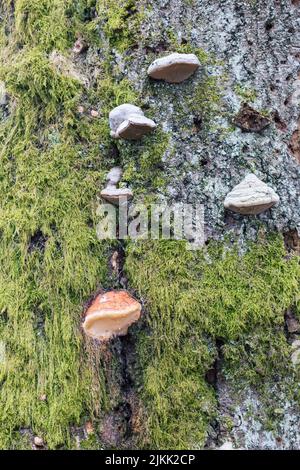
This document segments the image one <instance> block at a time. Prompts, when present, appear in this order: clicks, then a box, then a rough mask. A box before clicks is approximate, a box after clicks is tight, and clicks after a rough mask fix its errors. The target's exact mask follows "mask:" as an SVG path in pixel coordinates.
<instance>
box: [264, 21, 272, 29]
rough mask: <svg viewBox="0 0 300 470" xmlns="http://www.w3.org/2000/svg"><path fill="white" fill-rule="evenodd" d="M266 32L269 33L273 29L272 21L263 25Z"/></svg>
mask: <svg viewBox="0 0 300 470" xmlns="http://www.w3.org/2000/svg"><path fill="white" fill-rule="evenodd" d="M265 28H266V31H271V30H272V29H273V28H274V22H273V20H267V21H266V23H265Z"/></svg>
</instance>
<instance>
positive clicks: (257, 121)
mask: <svg viewBox="0 0 300 470" xmlns="http://www.w3.org/2000/svg"><path fill="white" fill-rule="evenodd" d="M233 124H235V125H236V126H238V127H239V128H240V129H242V131H243V132H261V131H263V130H264V129H265V128H266V127H268V126H269V125H270V124H271V119H270V118H269V117H268V116H264V115H263V114H261V113H259V112H258V111H256V109H253V108H251V106H249V105H248V104H247V103H244V104H243V105H242V107H241V109H240V111H239V112H238V114H237V115H236V116H235V117H234V119H233Z"/></svg>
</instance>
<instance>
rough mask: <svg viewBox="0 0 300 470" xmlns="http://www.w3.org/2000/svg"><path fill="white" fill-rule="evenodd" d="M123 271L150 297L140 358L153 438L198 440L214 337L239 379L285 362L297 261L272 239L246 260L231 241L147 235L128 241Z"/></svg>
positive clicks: (206, 408) (155, 441)
mask: <svg viewBox="0 0 300 470" xmlns="http://www.w3.org/2000/svg"><path fill="white" fill-rule="evenodd" d="M126 270H127V273H128V275H129V278H130V283H131V285H132V286H133V287H134V288H135V289H136V290H137V292H138V295H139V296H140V297H141V298H143V299H147V303H146V306H145V312H146V313H145V322H146V325H147V327H146V330H145V333H144V335H143V336H141V338H140V341H139V358H140V361H141V370H142V371H143V374H144V375H143V385H142V388H143V391H142V397H143V400H144V403H146V406H147V411H148V426H149V436H148V437H149V442H150V445H151V446H155V447H156V448H191V447H193V446H194V445H195V441H194V439H195V437H196V442H198V444H199V445H201V444H202V445H203V443H204V441H205V436H206V430H207V424H208V422H209V420H210V419H211V418H212V417H213V416H214V411H215V410H214V405H215V402H214V394H213V390H212V389H211V388H210V387H209V386H208V385H207V384H206V382H205V373H206V372H207V371H208V370H209V369H210V368H211V367H212V364H213V362H214V359H215V357H216V351H215V347H214V346H213V344H215V341H216V339H219V340H220V339H221V340H222V341H223V342H224V347H223V350H224V355H225V360H226V362H227V365H228V367H229V369H230V371H231V374H232V375H234V373H235V372H236V377H235V378H236V379H237V377H238V381H239V383H240V385H241V386H243V385H242V384H244V383H245V382H247V383H251V384H255V385H257V384H259V383H260V382H261V381H262V380H267V379H271V378H272V377H273V376H274V374H278V373H279V372H280V371H283V369H284V368H286V367H289V366H288V364H289V354H288V353H290V347H289V346H288V344H287V342H286V340H285V338H284V315H283V312H284V311H285V309H286V308H288V307H289V306H290V305H293V304H294V303H295V302H297V301H298V302H299V273H300V268H299V260H298V259H297V258H296V257H294V258H291V259H290V260H287V259H286V258H285V250H284V246H283V242H282V240H281V238H280V237H279V236H277V237H273V238H271V239H269V240H265V241H261V242H260V243H257V244H253V245H251V246H249V249H248V252H247V253H246V254H245V255H244V256H243V257H241V256H239V254H238V251H237V247H233V248H231V249H227V250H224V248H223V247H222V245H218V244H215V245H210V246H209V248H208V249H207V250H205V251H199V252H191V251H187V250H186V249H185V246H184V243H183V242H167V241H165V242H163V241H160V242H151V241H147V242H146V241H144V242H139V243H131V244H129V246H128V249H127V261H126ZM249 341H252V344H251V342H250V344H251V346H250V353H249V349H246V350H245V349H244V345H245V344H246V343H247V342H248V345H249Z"/></svg>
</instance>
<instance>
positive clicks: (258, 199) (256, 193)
mask: <svg viewBox="0 0 300 470" xmlns="http://www.w3.org/2000/svg"><path fill="white" fill-rule="evenodd" d="M278 202H279V196H278V195H277V194H276V193H275V191H274V190H273V189H272V188H270V186H268V185H266V184H265V183H264V182H263V181H261V180H260V179H258V178H257V176H255V175H254V174H253V173H251V174H249V175H247V176H246V178H245V179H244V180H243V181H242V182H241V183H240V184H238V185H237V186H235V187H234V188H233V190H232V191H231V192H230V193H229V194H228V195H227V196H226V199H225V201H224V206H225V207H226V209H230V210H231V211H233V212H238V213H239V214H243V215H256V214H260V213H261V212H264V211H266V210H267V209H270V207H272V206H274V204H276V203H278Z"/></svg>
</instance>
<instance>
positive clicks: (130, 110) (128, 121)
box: [109, 103, 156, 140]
mask: <svg viewBox="0 0 300 470" xmlns="http://www.w3.org/2000/svg"><path fill="white" fill-rule="evenodd" d="M109 125H110V129H111V132H110V135H111V136H112V137H114V138H116V139H121V138H122V139H135V140H136V139H140V138H141V137H142V136H143V135H145V134H148V133H149V132H151V131H152V130H153V129H154V128H155V127H156V124H155V122H154V121H152V119H148V118H146V117H145V115H144V113H143V111H142V110H141V108H139V107H138V106H134V105H133V104H128V103H125V104H121V105H120V106H117V107H116V108H114V109H113V110H112V111H111V112H110V113H109Z"/></svg>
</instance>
